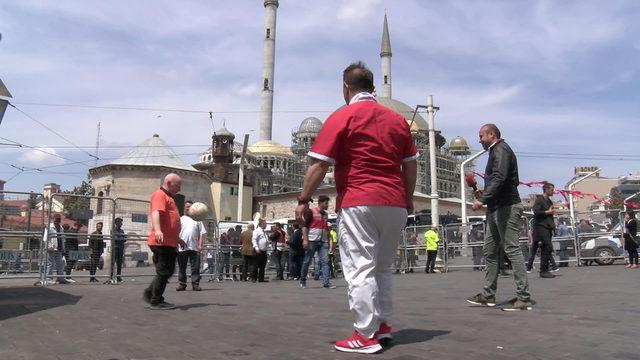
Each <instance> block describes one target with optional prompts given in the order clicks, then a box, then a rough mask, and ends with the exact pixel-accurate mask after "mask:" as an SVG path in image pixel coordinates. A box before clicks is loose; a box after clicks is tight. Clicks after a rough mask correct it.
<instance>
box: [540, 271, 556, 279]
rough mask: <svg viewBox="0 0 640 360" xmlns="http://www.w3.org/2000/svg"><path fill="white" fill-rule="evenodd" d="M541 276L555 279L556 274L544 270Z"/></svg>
mask: <svg viewBox="0 0 640 360" xmlns="http://www.w3.org/2000/svg"><path fill="white" fill-rule="evenodd" d="M540 277H541V278H543V279H553V278H554V277H556V276H555V275H553V274H552V273H550V272H548V271H544V272H541V273H540Z"/></svg>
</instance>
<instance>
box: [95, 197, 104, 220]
mask: <svg viewBox="0 0 640 360" xmlns="http://www.w3.org/2000/svg"><path fill="white" fill-rule="evenodd" d="M98 197H100V198H101V197H104V193H103V192H102V191H100V192H99V193H98ZM102 207H103V203H102V199H98V205H97V207H96V214H98V215H99V214H102Z"/></svg>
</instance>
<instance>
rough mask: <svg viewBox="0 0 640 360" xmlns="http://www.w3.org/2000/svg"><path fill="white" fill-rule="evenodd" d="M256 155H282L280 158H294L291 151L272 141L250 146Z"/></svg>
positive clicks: (262, 141)
mask: <svg viewBox="0 0 640 360" xmlns="http://www.w3.org/2000/svg"><path fill="white" fill-rule="evenodd" d="M247 149H248V150H249V151H251V152H252V153H253V154H254V155H256V156H260V155H280V156H293V153H292V152H291V150H290V149H289V148H288V147H286V146H284V145H280V144H278V143H277V142H274V141H271V140H260V141H258V142H256V143H255V144H253V145H251V146H249V147H248V148H247Z"/></svg>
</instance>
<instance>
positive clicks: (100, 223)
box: [96, 221, 104, 226]
mask: <svg viewBox="0 0 640 360" xmlns="http://www.w3.org/2000/svg"><path fill="white" fill-rule="evenodd" d="M98 225H103V226H104V224H103V223H102V221H99V222H97V223H96V226H98Z"/></svg>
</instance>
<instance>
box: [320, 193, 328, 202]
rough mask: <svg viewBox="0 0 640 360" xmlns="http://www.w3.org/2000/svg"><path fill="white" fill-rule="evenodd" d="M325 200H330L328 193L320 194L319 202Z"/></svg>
mask: <svg viewBox="0 0 640 360" xmlns="http://www.w3.org/2000/svg"><path fill="white" fill-rule="evenodd" d="M325 201H329V197H328V196H327V195H320V196H318V202H319V203H321V202H325Z"/></svg>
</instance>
